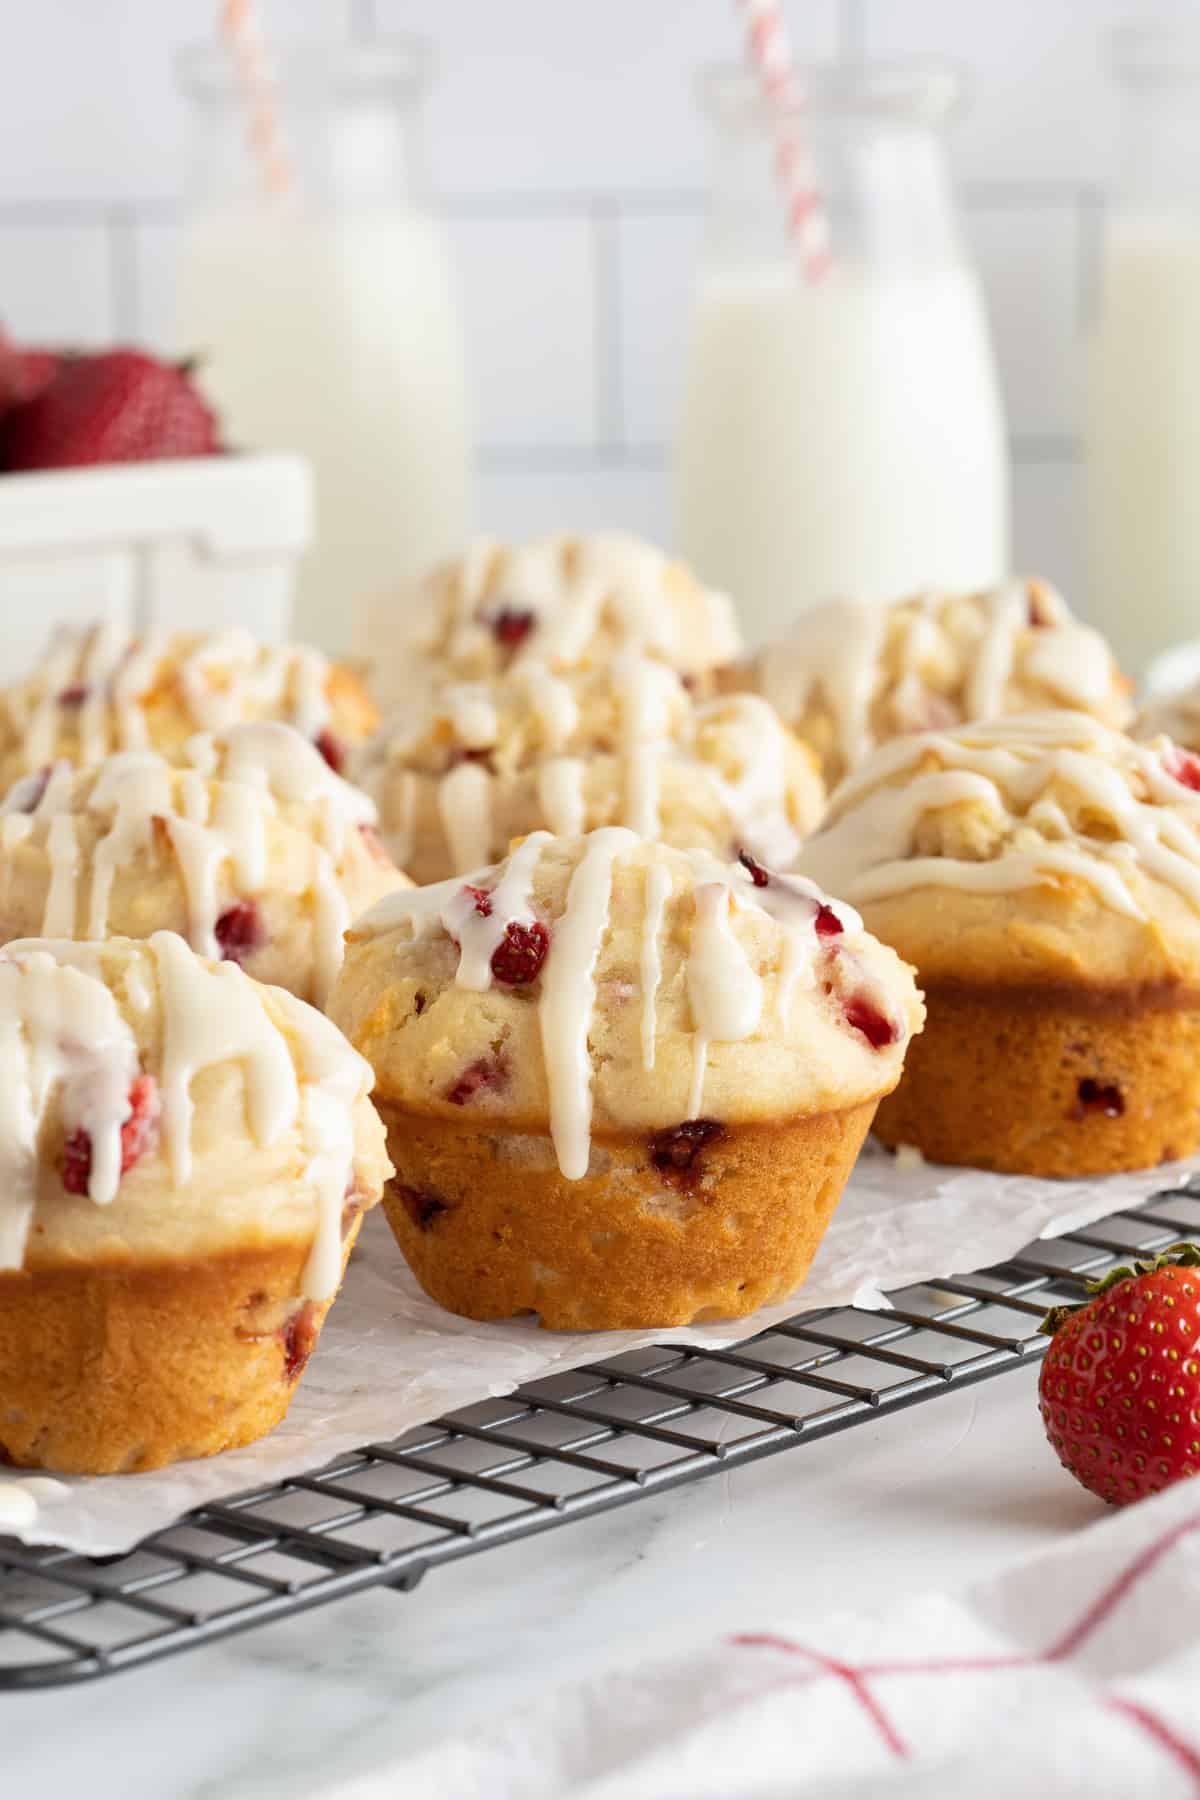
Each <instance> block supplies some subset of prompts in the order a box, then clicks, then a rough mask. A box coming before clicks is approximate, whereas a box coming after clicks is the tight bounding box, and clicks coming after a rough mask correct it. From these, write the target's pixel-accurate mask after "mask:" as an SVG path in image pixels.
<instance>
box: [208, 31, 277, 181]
mask: <svg viewBox="0 0 1200 1800" xmlns="http://www.w3.org/2000/svg"><path fill="white" fill-rule="evenodd" d="M220 30H221V36H222V38H223V39H224V40H225V44H226V46H227V48H228V50H229V54H230V56H231V57H232V59H233V65H234V68H235V70H236V71H237V79H238V86H239V87H240V88H241V90H242V102H243V104H244V106H245V108H246V134H247V137H248V139H249V143H250V149H251V152H252V153H253V155H254V158H255V160H256V162H257V163H258V165H259V167H260V168H261V170H262V177H263V186H264V187H265V188H266V190H267V193H268V194H272V195H278V194H286V193H288V192H289V191H290V189H291V187H292V182H293V173H292V164H291V159H290V158H289V156H288V153H287V144H286V143H285V141H284V135H283V126H282V124H281V123H280V118H279V104H278V95H277V93H276V85H275V77H274V75H273V74H272V72H271V62H270V58H269V56H268V54H267V40H266V38H265V36H264V35H263V29H262V24H261V22H260V20H259V17H258V9H257V8H256V6H255V5H254V0H221V9H220Z"/></svg>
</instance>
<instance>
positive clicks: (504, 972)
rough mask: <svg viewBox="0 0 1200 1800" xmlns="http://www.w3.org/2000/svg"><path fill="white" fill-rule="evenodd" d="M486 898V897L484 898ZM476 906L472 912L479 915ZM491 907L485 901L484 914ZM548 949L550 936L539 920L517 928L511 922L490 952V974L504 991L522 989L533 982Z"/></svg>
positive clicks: (477, 906) (516, 925)
mask: <svg viewBox="0 0 1200 1800" xmlns="http://www.w3.org/2000/svg"><path fill="white" fill-rule="evenodd" d="M485 898H486V896H485ZM479 910H480V908H479V904H478V902H476V911H479ZM491 910H492V903H491V901H490V900H488V912H491ZM549 948H550V933H549V932H548V931H547V930H546V927H545V926H544V925H543V924H542V922H541V920H540V919H535V920H534V921H533V924H532V925H518V924H517V923H516V921H515V920H512V921H510V923H509V924H507V925H506V926H505V927H504V936H503V938H502V939H501V940H500V943H499V944H498V945H497V947H496V949H495V950H494V951H493V952H492V974H493V975H494V976H495V977H496V980H497V981H502V982H504V983H505V985H506V986H507V987H524V986H526V984H527V983H529V982H531V981H536V980H537V978H538V976H539V975H540V974H541V971H542V964H543V963H544V962H545V960H546V952H547V950H548V949H549Z"/></svg>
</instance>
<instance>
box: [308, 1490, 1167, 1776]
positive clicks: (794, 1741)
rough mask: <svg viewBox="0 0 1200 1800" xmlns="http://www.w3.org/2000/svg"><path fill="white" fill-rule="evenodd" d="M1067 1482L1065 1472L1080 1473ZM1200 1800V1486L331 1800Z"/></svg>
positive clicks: (431, 1752)
mask: <svg viewBox="0 0 1200 1800" xmlns="http://www.w3.org/2000/svg"><path fill="white" fill-rule="evenodd" d="M1064 1479H1066V1477H1064ZM810 1795H811V1796H820V1800H867V1797H872V1800H873V1797H874V1796H876V1795H887V1796H892V1795H896V1796H903V1795H909V1796H920V1797H921V1800H943V1796H944V1797H945V1800H964V1797H967V1796H969V1800H981V1797H982V1800H990V1797H992V1796H995V1797H996V1800H999V1797H1000V1796H1004V1797H1006V1800H1008V1797H1011V1796H1021V1797H1022V1800H1051V1797H1053V1800H1058V1797H1060V1796H1071V1797H1074V1796H1078V1797H1079V1800H1138V1797H1139V1796H1142V1795H1147V1796H1151V1795H1152V1796H1154V1800H1175V1796H1180V1797H1182V1796H1190V1797H1193V1800H1194V1797H1195V1796H1197V1795H1200V1479H1197V1480H1196V1481H1193V1482H1185V1483H1183V1484H1181V1485H1180V1486H1178V1487H1176V1488H1173V1489H1171V1490H1170V1491H1168V1492H1167V1493H1165V1494H1162V1495H1159V1496H1158V1497H1157V1498H1156V1499H1155V1500H1152V1501H1149V1502H1146V1503H1144V1504H1142V1505H1140V1506H1136V1507H1132V1508H1130V1509H1128V1510H1127V1511H1125V1512H1123V1513H1118V1514H1112V1515H1106V1516H1105V1518H1104V1519H1103V1520H1102V1521H1101V1522H1100V1523H1098V1524H1096V1525H1093V1526H1091V1527H1090V1528H1089V1529H1087V1530H1085V1531H1082V1532H1080V1533H1077V1534H1075V1535H1073V1536H1071V1537H1070V1538H1068V1539H1066V1540H1065V1541H1064V1542H1063V1543H1061V1544H1060V1545H1057V1546H1056V1547H1055V1548H1053V1549H1052V1550H1050V1551H1047V1552H1043V1553H1042V1554H1040V1555H1038V1556H1036V1557H1033V1558H1031V1559H1028V1560H1026V1561H1023V1562H1021V1563H1019V1564H1017V1565H1016V1566H1015V1567H1013V1568H1010V1569H1009V1570H1008V1571H1006V1572H1005V1573H1004V1574H1002V1575H999V1576H997V1577H993V1578H991V1579H989V1580H987V1581H983V1582H978V1583H976V1584H975V1585H974V1586H972V1587H971V1588H968V1589H967V1590H966V1591H965V1592H964V1593H961V1594H958V1595H953V1594H944V1593H929V1594H926V1595H925V1596H924V1597H922V1598H918V1599H915V1600H908V1601H906V1602H905V1603H904V1604H903V1605H900V1606H897V1607H895V1608H894V1609H890V1610H880V1611H879V1612H877V1613H869V1614H868V1613H844V1614H843V1613H836V1614H831V1615H829V1616H827V1617H824V1618H821V1619H819V1620H817V1621H816V1622H813V1621H805V1622H803V1623H791V1622H789V1621H786V1620H784V1621H764V1620H760V1619H753V1618H748V1619H747V1620H746V1624H745V1629H744V1631H743V1632H741V1633H739V1634H738V1635H737V1636H736V1637H727V1638H724V1639H722V1640H721V1641H719V1642H715V1643H712V1642H710V1643H707V1644H704V1645H701V1646H698V1647H696V1648H695V1649H690V1650H687V1651H684V1652H681V1653H677V1654H675V1655H674V1656H672V1657H671V1658H669V1659H667V1660H659V1661H656V1662H650V1663H643V1664H641V1665H640V1666H639V1665H637V1664H635V1665H633V1666H632V1667H629V1668H627V1669H622V1670H619V1671H616V1672H611V1673H608V1674H604V1675H601V1676H598V1677H595V1678H593V1679H591V1680H588V1681H586V1682H583V1683H579V1684H576V1685H573V1686H567V1687H563V1688H560V1689H558V1690H557V1691H552V1692H550V1693H549V1694H547V1695H546V1697H545V1698H544V1699H542V1700H541V1701H539V1702H538V1704H536V1705H534V1706H531V1707H529V1708H528V1709H527V1710H524V1711H522V1712H520V1713H518V1714H516V1715H510V1716H509V1717H508V1718H506V1720H505V1721H504V1722H503V1723H501V1724H497V1725H495V1726H492V1727H490V1728H489V1727H488V1726H487V1725H484V1726H482V1727H481V1728H479V1729H473V1730H471V1731H470V1733H469V1735H463V1736H462V1737H455V1738H450V1739H446V1740H443V1741H442V1742H441V1743H439V1744H436V1745H434V1746H433V1747H432V1748H430V1749H428V1750H426V1751H424V1752H422V1753H421V1754H419V1755H417V1756H416V1757H412V1758H408V1759H406V1760H405V1761H404V1762H402V1763H399V1764H397V1765H395V1766H393V1767H392V1768H391V1769H389V1770H388V1771H386V1772H384V1773H377V1774H374V1775H372V1776H370V1777H368V1778H366V1779H360V1780H357V1781H355V1782H353V1783H351V1784H350V1785H348V1786H344V1787H342V1788H340V1789H339V1790H338V1791H337V1793H336V1795H335V1796H331V1797H330V1800H400V1797H401V1796H403V1800H435V1797H436V1800H484V1797H485V1796H486V1800H518V1797H519V1800H800V1797H804V1796H810Z"/></svg>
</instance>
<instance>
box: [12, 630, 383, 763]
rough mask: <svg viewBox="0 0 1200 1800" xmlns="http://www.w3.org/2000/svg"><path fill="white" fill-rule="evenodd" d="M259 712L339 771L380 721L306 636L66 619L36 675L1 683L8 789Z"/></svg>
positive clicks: (354, 682) (177, 742) (178, 744)
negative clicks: (134, 628)
mask: <svg viewBox="0 0 1200 1800" xmlns="http://www.w3.org/2000/svg"><path fill="white" fill-rule="evenodd" d="M254 719H275V720H282V721H283V722H284V723H285V724H289V725H293V726H295V728H296V730H297V731H299V732H300V733H301V734H302V735H303V736H304V737H306V738H309V739H310V740H311V741H312V742H313V743H315V744H317V746H318V747H319V748H320V750H321V753H322V755H324V756H325V757H326V758H327V760H328V761H329V762H330V763H331V765H332V766H333V767H334V768H340V767H341V766H342V763H343V762H344V760H345V757H346V754H347V750H348V748H349V746H350V745H351V744H354V743H357V742H358V741H359V740H361V739H362V738H364V737H366V736H367V735H368V733H369V732H370V731H371V730H372V729H373V728H374V726H375V724H376V722H377V721H376V714H375V709H374V707H373V706H372V704H371V702H370V700H369V699H368V698H367V695H366V692H365V690H364V689H363V687H362V685H361V683H360V682H359V681H358V679H357V677H356V676H354V675H352V674H351V673H350V671H349V670H347V669H344V668H340V667H337V666H335V665H331V664H330V663H329V661H328V660H327V658H326V657H325V656H323V655H322V653H321V652H320V651H319V650H314V649H312V648H310V647H309V646H308V645H305V644H283V645H278V646H271V645H266V644H260V643H258V642H257V641H256V640H255V639H254V638H252V637H251V636H250V633H249V632H247V631H243V630H241V629H233V630H230V631H223V632H215V633H212V634H211V635H209V636H198V635H195V634H189V633H182V632H170V633H168V632H164V631H157V630H151V631H147V632H145V633H144V634H143V635H141V636H140V637H131V636H129V635H128V634H127V633H125V632H123V631H120V630H118V629H117V628H115V627H113V626H111V625H94V626H89V627H85V628H83V629H76V628H74V627H70V626H59V627H58V629H57V630H56V631H55V632H54V633H53V635H52V637H51V639H50V643H49V645H48V647H47V649H46V651H45V654H44V655H43V656H42V658H41V660H40V661H39V662H38V663H37V664H36V665H35V667H34V668H33V670H32V671H31V673H30V674H29V675H28V676H26V677H25V679H24V680H23V681H19V682H17V683H16V684H15V685H14V686H12V687H9V688H7V689H5V690H3V691H2V692H0V789H3V788H8V787H9V786H11V784H12V782H14V781H15V780H16V779H17V777H18V776H19V775H25V774H28V773H30V772H31V771H33V770H37V769H43V768H45V767H47V766H48V765H49V764H51V763H55V762H69V763H74V764H76V765H77V766H82V767H86V766H89V765H91V764H93V763H97V762H99V761H101V759H102V758H103V757H105V756H107V755H109V754H110V753H111V752H112V751H114V750H145V749H153V750H161V751H163V752H165V753H166V754H167V755H175V754H177V753H178V752H179V751H180V749H181V748H182V746H183V745H184V744H185V743H186V741H187V740H188V738H190V737H192V736H193V735H194V734H195V733H196V732H198V731H222V730H224V729H226V728H227V727H228V726H230V725H234V724H237V723H239V722H240V721H244V720H254Z"/></svg>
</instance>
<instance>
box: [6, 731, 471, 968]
mask: <svg viewBox="0 0 1200 1800" xmlns="http://www.w3.org/2000/svg"><path fill="white" fill-rule="evenodd" d="M187 754H188V756H189V759H190V760H191V762H192V764H193V767H191V768H188V769H175V768H173V767H172V765H170V764H169V763H168V762H167V761H166V759H165V758H163V757H162V756H159V755H158V754H157V753H155V752H153V751H148V750H142V751H118V752H116V753H115V754H113V755H112V756H110V757H108V758H106V759H105V760H104V761H103V762H102V764H101V765H100V766H99V769H98V772H97V774H96V776H95V778H94V780H93V782H92V785H91V789H90V792H89V793H88V794H87V797H86V801H85V806H86V811H87V812H88V813H89V814H90V815H91V816H93V817H94V818H97V819H99V820H102V821H103V822H104V823H105V824H106V826H107V830H106V832H105V834H104V836H103V837H101V839H100V840H99V842H98V843H97V845H96V847H95V850H94V851H93V853H92V855H91V857H90V858H89V859H88V860H87V861H86V863H85V862H84V861H83V860H82V859H81V857H80V853H79V843H78V827H77V820H76V818H75V817H74V816H73V815H72V814H71V813H69V812H67V811H66V810H65V808H66V807H67V806H68V805H69V804H70V797H71V791H72V784H73V781H74V780H75V777H74V774H73V771H72V770H71V769H70V768H69V767H68V766H67V765H66V764H60V765H58V766H57V767H56V769H55V770H54V771H53V773H52V775H51V777H50V779H49V780H48V781H47V782H46V784H45V788H44V792H43V793H42V794H41V797H40V798H37V788H38V786H39V785H40V780H41V778H40V777H38V776H30V777H26V778H25V779H24V780H23V781H21V782H19V783H18V784H17V785H16V786H15V787H14V789H13V790H12V792H11V793H10V794H9V795H8V797H7V799H6V800H5V801H4V803H3V807H0V819H2V820H3V830H4V838H3V841H4V843H5V845H6V846H11V845H12V844H13V843H14V842H16V841H19V839H20V838H23V837H26V836H27V835H28V833H29V832H30V831H31V830H32V829H33V825H34V822H35V821H37V820H42V819H45V820H47V821H48V823H47V828H46V853H47V857H48V860H49V863H50V881H49V886H48V890H47V898H46V905H45V911H44V915H43V920H42V933H43V935H44V936H46V937H54V938H60V937H61V938H67V937H73V936H74V935H75V933H76V929H77V926H78V927H79V928H80V930H81V934H82V935H84V936H86V937H91V938H103V937H106V936H107V935H108V920H109V907H110V900H111V894H112V885H113V880H114V877H115V874H116V871H117V869H118V868H120V867H122V866H123V865H124V864H126V863H128V862H129V861H130V860H131V858H132V857H133V856H135V855H136V854H137V852H138V851H139V850H140V849H142V848H144V847H145V846H147V845H148V844H149V842H150V840H151V834H152V832H153V830H154V829H155V820H159V821H161V825H162V828H163V829H164V830H165V832H166V834H167V837H168V840H169V842H170V844H171V848H172V850H173V851H174V854H175V858H176V862H177V864H178V868H179V872H180V878H181V880H182V881H183V884H184V888H185V891H186V894H187V901H188V921H189V928H188V938H189V942H190V943H191V945H192V948H193V949H194V950H196V951H198V952H199V953H200V954H201V955H203V956H209V957H214V958H215V957H218V956H219V955H220V946H219V945H218V943H217V939H216V923H217V918H218V915H219V912H220V899H219V879H220V874H221V870H222V868H223V867H224V866H225V864H226V863H228V864H229V866H230V870H231V874H232V877H233V885H234V887H235V890H236V892H237V893H238V894H239V896H242V897H248V896H253V895H257V894H260V893H262V892H263V891H264V889H265V887H266V882H267V828H268V822H269V820H271V819H272V818H274V817H275V816H276V815H277V814H279V813H280V812H281V810H282V812H283V814H284V815H285V816H287V815H288V813H289V811H290V810H291V809H293V808H294V809H296V813H295V814H293V816H294V817H296V822H297V823H298V824H299V825H300V826H301V828H302V829H306V830H312V829H313V828H314V824H315V830H316V833H317V835H318V837H319V839H320V841H319V843H317V844H315V845H314V856H313V879H312V893H313V903H314V911H315V923H314V933H315V943H314V954H315V962H316V971H315V981H314V987H315V991H316V993H317V995H318V998H319V999H323V998H324V996H325V994H326V993H327V992H328V989H329V987H330V986H331V985H332V981H333V979H334V977H335V976H336V973H337V969H338V968H339V967H340V964H341V941H342V933H343V931H344V930H345V926H346V923H347V922H348V908H347V906H346V903H345V900H344V897H343V896H342V893H341V890H340V887H339V885H338V881H337V865H338V864H339V863H340V862H341V859H342V856H343V854H344V852H345V846H346V840H347V834H348V833H349V831H350V830H351V829H352V828H353V827H355V826H357V825H360V824H371V823H372V822H373V821H374V819H375V817H376V813H375V808H374V805H373V804H372V802H371V801H370V800H369V799H368V797H367V796H366V795H365V794H363V793H361V792H360V791H359V790H358V789H357V788H354V787H352V786H351V785H350V783H349V782H346V781H343V780H342V779H341V778H340V777H339V776H337V775H335V774H334V773H333V771H332V770H331V769H330V768H329V767H328V765H327V764H326V762H325V760H324V758H323V757H322V756H321V755H320V754H319V752H318V751H317V750H315V749H314V748H313V746H312V745H311V744H310V743H309V742H308V741H307V740H306V739H305V738H303V737H301V736H300V735H299V733H297V732H296V731H294V730H292V729H291V727H290V726H286V725H278V724H273V723H267V722H263V723H246V724H239V725H234V726H231V727H230V729H229V730H228V731H227V732H225V733H224V734H222V735H221V736H219V737H211V736H201V737H197V738H193V739H192V740H190V742H189V743H188V745H187ZM202 771H203V773H202ZM31 801H34V805H33V810H32V813H27V812H25V811H24V808H25V807H27V806H28V805H29V804H30V802H31ZM305 808H308V809H311V814H315V820H314V819H313V817H312V816H311V814H310V816H309V817H308V818H305V819H301V818H300V817H299V814H300V812H301V811H302V810H303V809H305ZM476 860H478V859H476ZM81 875H82V876H84V877H85V878H86V880H85V892H84V894H83V901H82V920H80V919H79V918H78V916H77V904H78V889H79V885H80V877H81Z"/></svg>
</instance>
